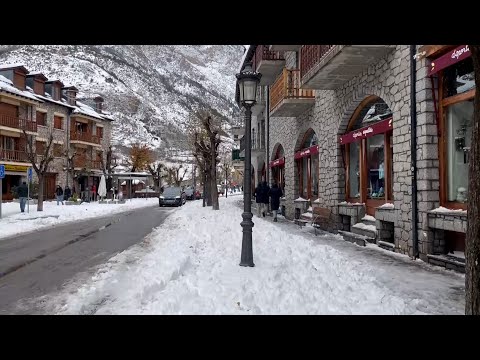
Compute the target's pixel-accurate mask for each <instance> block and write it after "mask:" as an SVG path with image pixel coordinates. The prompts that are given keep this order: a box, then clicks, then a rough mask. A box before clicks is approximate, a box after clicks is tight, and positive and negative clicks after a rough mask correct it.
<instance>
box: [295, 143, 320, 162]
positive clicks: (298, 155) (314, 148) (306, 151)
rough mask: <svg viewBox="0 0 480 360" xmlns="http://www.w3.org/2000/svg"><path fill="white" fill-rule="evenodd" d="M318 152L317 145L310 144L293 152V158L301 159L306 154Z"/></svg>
mask: <svg viewBox="0 0 480 360" xmlns="http://www.w3.org/2000/svg"><path fill="white" fill-rule="evenodd" d="M315 154H318V145H313V146H310V147H309V148H306V149H303V150H300V151H297V152H296V153H295V160H298V159H301V158H303V157H306V156H310V155H315Z"/></svg>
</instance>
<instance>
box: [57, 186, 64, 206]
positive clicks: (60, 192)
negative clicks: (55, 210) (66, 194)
mask: <svg viewBox="0 0 480 360" xmlns="http://www.w3.org/2000/svg"><path fill="white" fill-rule="evenodd" d="M55 195H57V205H58V203H59V202H61V203H62V205H63V189H62V187H61V186H60V185H57V189H56V190H55Z"/></svg>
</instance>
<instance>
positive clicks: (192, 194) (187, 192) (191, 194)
mask: <svg viewBox="0 0 480 360" xmlns="http://www.w3.org/2000/svg"><path fill="white" fill-rule="evenodd" d="M185 196H186V197H187V200H195V191H194V190H193V189H192V188H188V189H185Z"/></svg>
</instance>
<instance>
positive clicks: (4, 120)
mask: <svg viewBox="0 0 480 360" xmlns="http://www.w3.org/2000/svg"><path fill="white" fill-rule="evenodd" d="M0 126H5V127H9V128H13V129H19V130H23V129H25V130H26V131H30V132H37V123H36V122H35V121H31V120H25V119H20V118H18V117H16V116H9V115H4V114H0Z"/></svg>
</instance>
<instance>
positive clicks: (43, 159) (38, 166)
mask: <svg viewBox="0 0 480 360" xmlns="http://www.w3.org/2000/svg"><path fill="white" fill-rule="evenodd" d="M23 135H24V136H25V139H26V141H27V158H28V161H30V163H31V164H32V167H33V170H35V173H36V174H37V177H38V204H37V211H43V189H44V184H45V174H46V173H47V172H48V167H49V165H50V163H51V162H52V161H53V159H54V156H53V151H51V150H52V144H53V133H52V132H50V134H49V136H48V140H47V146H46V147H45V148H44V149H43V152H42V153H41V154H38V153H37V151H36V150H37V149H35V150H34V146H33V141H34V140H33V139H34V137H33V135H30V134H28V133H27V132H26V130H25V129H23ZM38 158H40V161H38V162H37V160H38Z"/></svg>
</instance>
